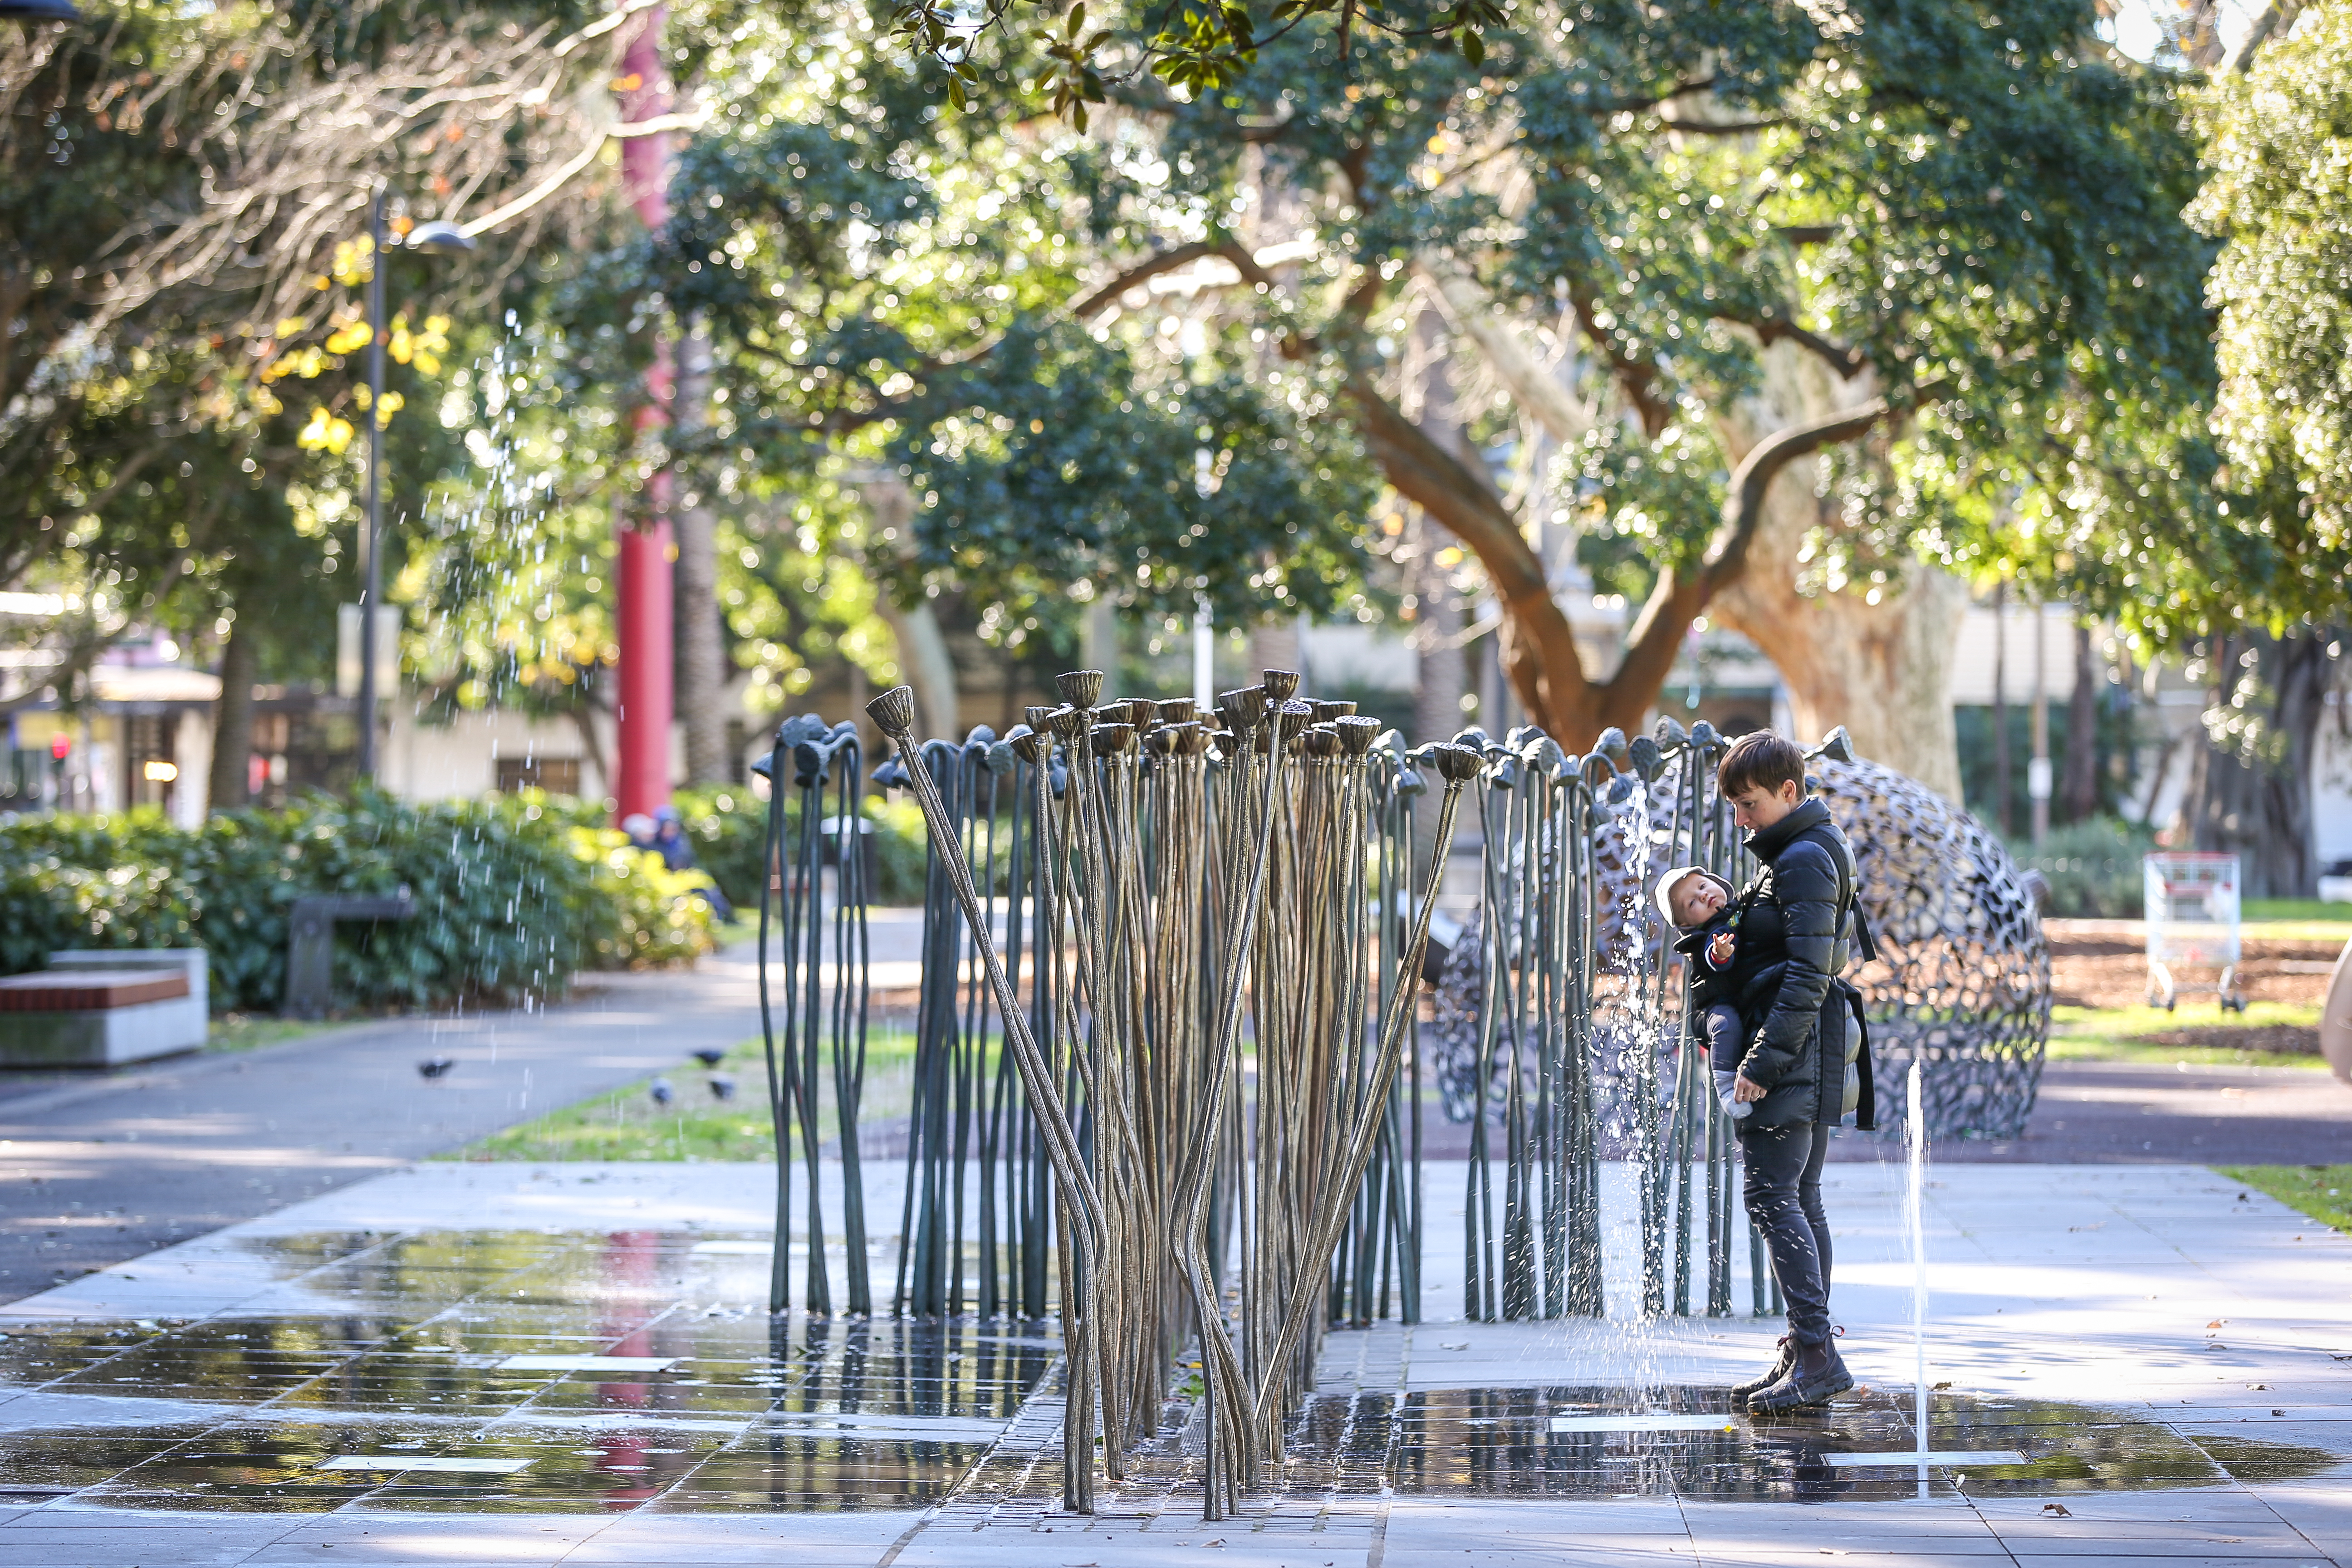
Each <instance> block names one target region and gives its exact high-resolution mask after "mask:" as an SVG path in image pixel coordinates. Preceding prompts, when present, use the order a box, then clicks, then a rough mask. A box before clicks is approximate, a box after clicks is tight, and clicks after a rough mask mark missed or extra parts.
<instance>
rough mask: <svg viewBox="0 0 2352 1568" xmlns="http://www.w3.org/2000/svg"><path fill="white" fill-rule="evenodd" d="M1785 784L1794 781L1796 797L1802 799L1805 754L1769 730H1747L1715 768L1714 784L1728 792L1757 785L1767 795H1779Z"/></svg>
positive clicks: (1784, 737)
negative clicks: (1781, 787) (1760, 786)
mask: <svg viewBox="0 0 2352 1568" xmlns="http://www.w3.org/2000/svg"><path fill="white" fill-rule="evenodd" d="M1788 783H1794V784H1796V786H1797V798H1798V799H1799V800H1802V799H1804V798H1805V753H1804V752H1802V751H1801V749H1799V747H1798V745H1797V742H1794V741H1791V740H1790V739H1789V737H1788V736H1786V735H1776V734H1774V733H1773V732H1772V731H1769V730H1750V731H1748V733H1746V734H1745V735H1742V736H1740V737H1739V739H1738V740H1736V741H1734V742H1731V749H1730V750H1729V751H1727V752H1724V753H1723V761H1722V762H1721V763H1718V764H1717V766H1716V770H1715V787H1716V788H1717V789H1718V790H1720V791H1722V792H1723V793H1724V794H1725V795H1738V794H1740V793H1742V792H1743V791H1745V790H1748V789H1749V788H1750V787H1752V786H1755V785H1759V784H1760V785H1762V786H1763V788H1764V791H1765V793H1766V794H1768V795H1778V794H1780V786H1781V785H1782V784H1788Z"/></svg>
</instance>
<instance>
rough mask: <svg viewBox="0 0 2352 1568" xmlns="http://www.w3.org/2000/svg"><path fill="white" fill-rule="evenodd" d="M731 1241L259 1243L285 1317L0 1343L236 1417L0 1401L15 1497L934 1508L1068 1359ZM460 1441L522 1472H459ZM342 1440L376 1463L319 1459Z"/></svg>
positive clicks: (650, 1236) (523, 1509)
mask: <svg viewBox="0 0 2352 1568" xmlns="http://www.w3.org/2000/svg"><path fill="white" fill-rule="evenodd" d="M710 1239H711V1238H710V1237H705V1236H700V1235H694V1234H671V1233H657V1232H623V1233H602V1234H597V1233H581V1232H571V1233H549V1232H545V1231H465V1232H446V1233H436V1232H420V1233H415V1234H406V1235H401V1234H391V1235H387V1234H375V1233H365V1232H324V1233H317V1234H311V1235H304V1236H295V1237H279V1238H272V1239H260V1238H249V1239H248V1240H247V1243H246V1246H247V1248H248V1249H249V1250H256V1251H259V1252H262V1253H263V1254H265V1255H266V1258H267V1263H268V1271H269V1273H270V1274H271V1275H272V1276H274V1277H275V1278H276V1279H278V1281H279V1283H278V1285H276V1286H273V1287H272V1288H271V1290H270V1293H269V1295H268V1300H269V1301H270V1302H271V1303H272V1304H273V1305H275V1304H278V1303H283V1304H284V1305H285V1307H286V1309H287V1310H285V1311H284V1312H283V1313H281V1314H278V1315H239V1316H235V1317H227V1316H224V1317H218V1318H212V1319H205V1320H202V1321H194V1322H173V1321H154V1322H142V1323H140V1324H136V1325H132V1324H111V1323H110V1324H99V1325H65V1326H42V1327H38V1328H34V1329H29V1330H27V1331H25V1332H22V1333H16V1334H12V1335H9V1336H7V1337H5V1338H0V1385H13V1387H14V1389H16V1390H17V1391H24V1392H27V1393H31V1394H47V1395H56V1396H67V1397H68V1398H69V1399H70V1401H71V1404H70V1405H69V1408H72V1409H77V1410H80V1409H92V1408H95V1409H100V1410H104V1409H111V1408H120V1409H121V1410H123V1411H124V1412H125V1414H126V1415H129V1414H130V1413H131V1412H132V1410H133V1409H134V1406H133V1404H132V1402H133V1401H139V1400H149V1401H152V1400H163V1399H168V1400H173V1401H178V1402H181V1403H180V1404H178V1405H170V1406H160V1407H157V1408H161V1409H165V1410H171V1411H174V1412H177V1411H182V1410H194V1411H196V1412H199V1413H201V1412H204V1411H206V1410H209V1411H212V1412H215V1414H213V1415H210V1416H209V1417H206V1416H204V1415H201V1414H199V1415H195V1416H192V1417H191V1419H189V1420H187V1421H184V1422H180V1423H177V1424H173V1425H171V1426H161V1427H158V1426H130V1427H126V1426H105V1427H99V1428H93V1429H88V1430H79V1429H66V1428H53V1429H46V1430H44V1429H30V1430H16V1431H10V1430H8V1429H7V1425H8V1417H7V1415H6V1409H7V1404H8V1403H9V1402H7V1401H0V1492H5V1490H6V1489H7V1488H9V1487H11V1486H15V1487H18V1488H22V1489H25V1490H26V1493H27V1494H28V1495H30V1494H33V1493H35V1492H40V1493H45V1494H56V1493H62V1492H67V1491H71V1492H72V1494H73V1496H74V1500H75V1502H76V1504H77V1505H78V1506H100V1507H108V1508H121V1509H134V1510H165V1509H188V1510H198V1511H205V1510H212V1511H222V1512H250V1511H285V1512H322V1511H328V1510H334V1509H339V1508H344V1507H352V1506H358V1507H363V1508H365V1509H369V1510H379V1509H380V1510H394V1511H404V1512H417V1513H434V1512H466V1513H533V1512H541V1513H544V1512H612V1511H626V1510H635V1509H637V1508H642V1507H648V1506H655V1505H659V1506H661V1507H663V1508H665V1509H667V1510H672V1511H680V1510H682V1511H699V1512H712V1513H725V1512H734V1511H750V1510H758V1511H765V1512H772V1511H779V1510H782V1511H792V1510H822V1511H839V1510H866V1509H895V1508H919V1507H922V1506H925V1505H926V1504H929V1503H931V1502H935V1501H938V1500H940V1499H941V1498H943V1497H945V1496H947V1495H948V1494H949V1493H950V1492H951V1491H952V1490H953V1489H954V1488H955V1487H956V1485H957V1484H958V1482H959V1481H960V1480H961V1479H963V1478H964V1477H965V1476H966V1475H967V1474H969V1473H970V1472H971V1469H972V1468H973V1467H974V1466H975V1465H976V1464H978V1462H979V1461H980V1459H981V1458H982V1457H983V1456H984V1455H985V1454H986V1453H987V1452H988V1448H989V1445H990V1443H991V1442H992V1440H993V1439H994V1437H995V1436H996V1435H997V1433H998V1432H1000V1431H1001V1430H1002V1429H1003V1425H1004V1423H1005V1422H1006V1421H1008V1420H1010V1418H1011V1417H1012V1415H1013V1414H1014V1413H1015V1412H1016V1411H1018V1410H1019V1408H1020V1407H1021V1405H1022V1402H1023V1401H1024V1399H1025V1398H1026V1397H1027V1396H1028V1394H1029V1392H1030V1390H1031V1389H1032V1388H1033V1387H1034V1384H1036V1382H1037V1380H1038V1379H1039V1378H1040V1377H1042V1376H1043V1375H1045V1372H1046V1370H1047V1369H1048V1368H1049V1367H1050V1366H1051V1365H1052V1364H1053V1362H1054V1358H1055V1355H1056V1354H1057V1353H1058V1344H1057V1342H1056V1341H1055V1338H1054V1336H1053V1335H1052V1333H1051V1331H1049V1330H1046V1329H1044V1328H1041V1327H1038V1326H1035V1325H1011V1326H1008V1325H1003V1324H975V1323H971V1322H957V1323H947V1324H938V1323H910V1322H899V1321H894V1320H888V1319H881V1320H871V1321H860V1320H853V1319H846V1318H844V1319H825V1318H814V1319H812V1318H809V1317H806V1316H804V1315H793V1316H789V1317H787V1318H784V1319H779V1320H771V1319H770V1317H769V1315H768V1313H767V1311H766V1310H765V1308H766V1301H765V1298H766V1292H767V1284H768V1280H767V1259H766V1256H765V1254H764V1252H761V1253H759V1254H758V1255H756V1256H755V1255H753V1254H752V1253H751V1252H750V1251H745V1252H742V1253H740V1255H738V1254H734V1253H719V1254H715V1255H712V1254H702V1253H698V1252H696V1251H695V1248H696V1247H700V1246H704V1245H706V1244H707V1243H708V1242H709V1241H710ZM517 1356H526V1357H543V1358H559V1357H560V1358H576V1357H583V1356H584V1357H596V1358H626V1360H627V1361H629V1362H639V1363H650V1364H635V1365H632V1364H622V1365H618V1366H597V1365H594V1364H593V1363H592V1364H590V1365H588V1366H586V1367H581V1368H571V1367H566V1366H563V1365H561V1364H555V1365H537V1366H533V1365H522V1366H513V1365H509V1364H506V1363H508V1362H509V1358H512V1357H517ZM664 1362H667V1363H669V1364H667V1366H664V1365H660V1364H659V1363H664ZM35 1403H36V1404H41V1405H44V1407H45V1408H48V1409H55V1408H56V1407H57V1400H56V1399H50V1400H47V1401H39V1400H36V1401H35ZM403 1457H411V1458H434V1459H436V1460H440V1461H442V1462H443V1464H444V1466H445V1468H439V1469H429V1468H403V1467H402V1466H401V1465H400V1463H399V1461H400V1460H401V1459H402V1458H403ZM467 1458H473V1459H482V1460H489V1461H494V1462H497V1463H498V1464H499V1468H500V1469H501V1470H504V1471H506V1472H507V1473H483V1472H461V1471H453V1470H451V1469H449V1468H446V1464H447V1462H449V1461H451V1460H462V1459H467ZM336 1459H341V1460H342V1461H343V1463H344V1465H346V1466H351V1465H352V1464H353V1463H354V1462H355V1461H359V1460H366V1461H370V1462H371V1463H372V1464H373V1463H374V1462H377V1461H380V1462H381V1465H380V1466H379V1467H378V1468H335V1469H322V1468H320V1467H321V1466H322V1465H324V1464H326V1463H328V1462H329V1461H331V1460H336Z"/></svg>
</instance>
